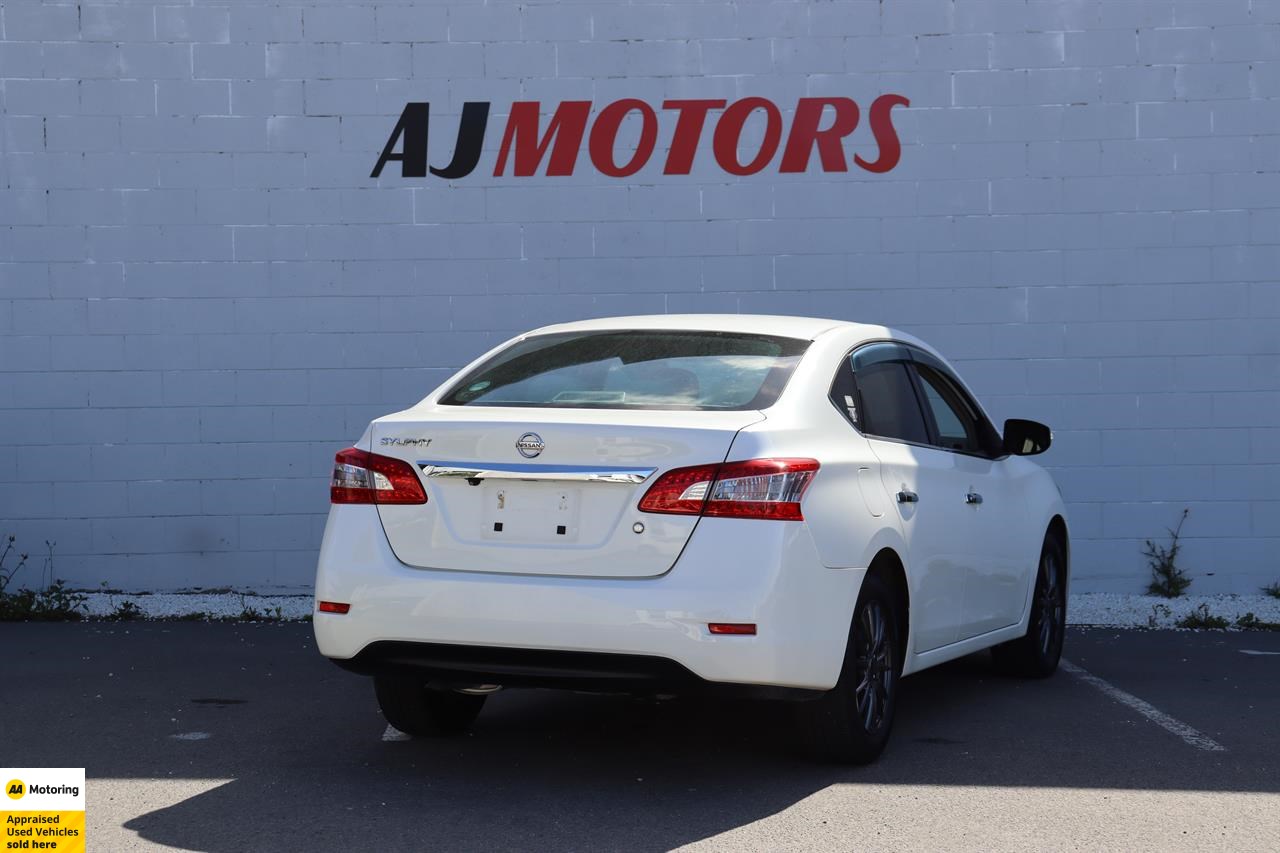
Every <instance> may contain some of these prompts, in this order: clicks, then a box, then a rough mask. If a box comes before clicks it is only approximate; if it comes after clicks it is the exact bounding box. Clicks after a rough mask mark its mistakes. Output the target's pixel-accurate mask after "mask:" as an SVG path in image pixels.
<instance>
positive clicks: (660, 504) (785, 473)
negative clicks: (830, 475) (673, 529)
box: [640, 459, 819, 521]
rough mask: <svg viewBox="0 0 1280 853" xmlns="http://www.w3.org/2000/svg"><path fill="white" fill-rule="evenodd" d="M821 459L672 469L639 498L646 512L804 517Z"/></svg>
mask: <svg viewBox="0 0 1280 853" xmlns="http://www.w3.org/2000/svg"><path fill="white" fill-rule="evenodd" d="M818 467H819V466H818V461H817V460H816V459H751V460H748V461H745V462H724V463H721V464H719V465H695V466H693V467H691V468H673V469H672V470H670V471H668V472H667V473H665V474H663V475H662V476H661V477H659V478H658V481H657V482H655V483H654V484H653V485H652V486H651V487H650V488H649V491H648V492H646V493H645V496H644V497H643V498H642V499H641V500H640V510H641V511H642V512H660V513H668V514H671V515H713V516H720V517H729V518H772V519H776V520H779V521H803V520H804V516H803V515H802V514H801V512H800V499H801V498H802V497H804V492H805V489H807V488H808V487H809V483H810V482H811V481H812V480H813V475H814V473H816V472H817V470H818Z"/></svg>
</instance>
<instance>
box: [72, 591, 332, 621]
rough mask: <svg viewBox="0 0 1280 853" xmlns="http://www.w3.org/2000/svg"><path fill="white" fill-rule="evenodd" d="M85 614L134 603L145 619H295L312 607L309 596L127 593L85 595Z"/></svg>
mask: <svg viewBox="0 0 1280 853" xmlns="http://www.w3.org/2000/svg"><path fill="white" fill-rule="evenodd" d="M85 596H86V598H87V599H88V601H86V602H85V606H86V607H87V608H88V615H89V616H90V617H91V618H92V617H104V616H110V615H111V614H112V613H114V612H116V610H117V608H119V607H120V606H121V605H123V604H124V603H125V602H127V601H128V602H133V604H134V605H135V606H136V607H137V608H138V609H139V610H141V611H142V615H143V616H144V617H145V618H148V619H176V618H179V617H185V618H188V619H191V618H198V617H199V616H201V615H203V616H204V617H205V618H208V619H236V618H241V617H243V616H244V615H245V613H246V611H247V612H248V613H250V614H257V616H258V618H264V619H281V620H294V619H303V618H305V617H307V616H310V615H311V611H312V609H313V608H314V607H315V603H314V600H313V599H312V597H311V596H310V595H258V594H256V593H245V594H244V595H241V594H240V593H236V592H214V593H208V592H158V593H154V594H151V595H134V594H129V593H106V592H90V593H85Z"/></svg>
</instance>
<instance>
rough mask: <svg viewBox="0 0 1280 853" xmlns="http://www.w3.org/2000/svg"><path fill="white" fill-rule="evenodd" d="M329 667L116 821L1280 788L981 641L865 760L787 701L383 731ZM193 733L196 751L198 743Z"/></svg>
mask: <svg viewBox="0 0 1280 853" xmlns="http://www.w3.org/2000/svg"><path fill="white" fill-rule="evenodd" d="M325 681H326V683H328V684H329V685H330V688H329V689H331V690H333V691H335V692H336V693H337V694H340V695H339V696H338V697H335V698H336V699H340V700H341V701H335V702H333V704H332V705H331V706H329V707H316V706H309V707H305V708H299V709H298V712H297V715H296V717H295V718H294V719H286V720H261V721H259V722H258V724H259V725H264V726H267V727H269V729H270V730H269V731H266V732H263V733H262V734H264V735H265V737H264V738H262V743H263V744H264V746H263V747H261V748H260V749H259V750H257V751H256V752H253V751H250V752H246V753H245V754H243V755H239V756H238V757H236V758H234V759H232V760H228V756H227V755H226V754H224V755H223V756H221V758H220V759H219V761H218V762H217V764H218V765H219V766H220V767H221V768H222V769H221V770H218V769H216V768H210V769H212V770H214V774H212V775H218V774H222V775H225V776H226V777H230V778H231V781H228V782H226V783H224V784H221V785H219V786H217V787H215V788H213V789H211V790H208V791H206V792H205V793H201V794H198V795H196V796H193V797H190V798H189V799H186V800H184V801H182V802H179V803H177V804H176V805H173V806H171V807H168V808H163V809H159V810H156V811H152V812H150V813H148V814H144V815H141V816H139V817H137V818H135V819H132V820H129V821H128V822H127V823H126V824H125V827H126V828H128V829H130V830H133V831H135V832H137V833H138V835H139V836H141V837H142V838H144V839H147V840H150V841H153V842H156V843H161V844H166V845H170V846H173V847H179V848H184V849H193V850H207V851H228V853H229V852H230V851H242V850H246V849H308V850H351V849H362V850H401V849H403V850H426V849H479V848H483V849H486V850H504V849H525V850H527V849H563V850H574V849H577V850H601V849H627V850H667V849H671V848H673V847H678V846H680V845H682V844H686V843H690V842H693V841H697V840H700V839H705V838H708V837H712V836H715V835H717V834H720V833H723V832H725V831H728V830H730V829H733V828H735V827H739V826H743V825H745V824H749V823H752V822H755V821H758V820H761V819H763V818H766V817H769V816H770V815H774V814H777V813H778V812H780V811H782V810H784V809H787V808H788V807H790V806H793V805H794V804H796V803H797V802H799V801H801V800H803V799H805V798H806V797H809V796H811V795H812V794H814V793H816V792H818V791H821V790H823V789H824V788H827V787H828V786H831V785H840V784H848V785H854V786H858V785H875V786H895V785H904V786H905V785H922V784H924V785H964V786H1034V787H1081V788H1098V789H1102V788H1146V789H1188V790H1192V789H1194V790H1242V789H1243V790H1265V791H1276V790H1277V789H1278V788H1280V783H1278V781H1277V780H1276V779H1275V778H1266V777H1255V778H1253V779H1252V780H1251V781H1250V780H1248V779H1246V781H1245V782H1244V783H1243V784H1242V782H1241V778H1240V775H1239V774H1238V773H1235V772H1232V769H1233V768H1232V767H1231V764H1230V761H1231V759H1229V758H1224V757H1223V756H1219V755H1211V754H1206V753H1202V752H1197V751H1195V750H1192V749H1190V748H1187V747H1185V745H1183V744H1180V743H1178V742H1177V741H1176V740H1174V739H1171V738H1170V736H1169V735H1168V733H1166V732H1163V731H1159V730H1157V729H1154V728H1153V727H1151V726H1149V725H1146V724H1143V723H1141V722H1135V721H1134V720H1133V719H1132V718H1131V717H1129V716H1127V715H1125V714H1124V713H1123V712H1122V711H1120V710H1118V709H1117V706H1115V705H1114V703H1111V702H1110V700H1108V699H1106V698H1105V697H1102V696H1100V695H1097V694H1096V693H1095V692H1094V691H1091V690H1089V689H1088V688H1086V687H1084V686H1083V685H1081V684H1080V683H1079V682H1078V681H1076V680H1075V679H1073V678H1071V677H1069V676H1068V675H1066V674H1059V675H1058V676H1056V677H1054V678H1051V679H1048V680H1045V681H1036V682H1027V681H1018V680H1014V679H1007V678H1003V677H1001V676H999V675H997V674H996V673H995V672H994V671H993V669H992V667H991V664H990V660H989V657H988V656H987V655H975V656H972V657H969V658H965V659H963V660H960V661H956V662H954V663H951V664H948V665H944V666H942V667H939V668H936V669H934V670H930V671H928V672H925V673H922V674H920V675H918V676H915V677H912V678H909V679H906V680H905V681H904V682H903V692H902V696H901V706H900V714H899V718H898V721H897V727H896V730H895V732H894V736H893V741H892V743H891V744H890V747H889V749H888V751H887V752H886V754H885V755H884V756H883V757H882V759H881V761H879V762H878V763H876V764H874V765H872V766H869V767H863V768H851V767H840V766H833V765H830V764H822V763H819V762H815V761H814V760H813V759H812V758H810V757H809V756H807V755H806V754H804V753H803V752H801V751H799V750H798V749H797V747H796V743H795V741H796V735H797V732H796V723H795V717H794V714H793V708H792V707H791V706H789V705H786V704H781V703H776V704H775V703H749V702H733V701H724V700H712V699H702V698H693V697H690V698H684V699H675V700H664V701H654V700H638V699H631V698H627V697H616V696H587V695H579V694H569V693H556V692H548V691H510V692H507V693H503V694H498V695H497V696H495V697H492V698H491V700H490V702H489V706H488V707H487V708H486V710H485V713H484V714H483V715H482V716H481V718H480V721H479V722H478V724H477V725H476V728H475V730H474V732H473V733H471V734H469V735H467V736H463V737H460V738H454V739H447V740H434V741H432V740H418V741H399V742H385V741H383V740H381V739H380V736H381V734H382V731H383V729H384V727H385V724H384V723H383V722H382V720H381V717H380V716H379V715H378V714H377V712H376V710H373V706H372V697H371V695H369V694H371V692H372V691H371V690H369V688H368V686H367V684H361V683H360V680H359V679H352V678H351V677H350V676H346V675H345V674H343V673H336V674H335V675H334V677H333V678H332V679H329V678H326V679H325ZM352 691H355V692H352ZM362 691H363V692H364V695H363V698H362V697H361V696H360V695H359V693H360V692H362ZM308 701H314V697H308ZM333 708H341V709H343V710H342V713H339V714H335V713H333V712H332V709H333ZM235 712H236V711H235V709H234V708H222V709H216V708H209V709H206V710H205V711H202V712H201V713H208V714H210V715H214V717H215V719H216V715H218V714H223V715H226V714H234V713H235ZM223 719H226V717H225V716H224V717H223ZM189 722H191V721H189ZM246 722H248V721H247V720H246ZM210 727H211V728H215V727H216V726H214V725H213V724H211V725H210ZM213 744H214V742H213V741H210V742H208V744H205V745H208V746H209V747H210V748H213V749H220V750H227V749H231V750H236V745H235V744H234V743H227V742H226V740H225V739H224V741H223V743H222V744H221V745H220V746H214V745H213ZM193 746H195V747H196V750H195V751H193V754H196V755H198V754H199V752H198V750H199V749H200V747H201V746H203V745H202V744H193ZM138 769H140V768H138ZM193 769H195V768H193ZM153 770H154V771H155V775H157V776H162V775H163V774H164V773H166V772H169V773H174V772H175V768H173V767H169V768H153ZM176 772H177V775H181V768H176ZM853 801H854V802H856V798H855V799H854V800H853Z"/></svg>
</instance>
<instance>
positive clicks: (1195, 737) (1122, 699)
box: [1061, 659, 1227, 752]
mask: <svg viewBox="0 0 1280 853" xmlns="http://www.w3.org/2000/svg"><path fill="white" fill-rule="evenodd" d="M1061 666H1062V668H1063V669H1065V670H1066V671H1067V672H1069V673H1071V674H1072V675H1074V676H1075V677H1076V678H1078V679H1080V680H1081V681H1083V682H1085V683H1086V684H1091V685H1093V686H1094V687H1096V688H1098V689H1099V690H1101V691H1102V692H1103V693H1105V694H1106V695H1108V696H1110V697H1111V698H1112V699H1114V700H1116V701H1117V702H1119V703H1120V704H1121V705H1124V706H1125V707H1126V708H1130V709H1132V710H1134V711H1137V712H1138V713H1139V714H1141V715H1142V716H1144V717H1146V718H1147V719H1148V720H1150V721H1151V722H1153V723H1155V724H1156V725H1157V726H1159V727H1160V728H1162V729H1164V730H1165V731H1168V732H1172V733H1173V734H1175V735H1177V736H1178V737H1180V738H1182V740H1183V741H1184V742H1186V743H1188V744H1190V745H1191V746H1194V747H1195V748H1196V749H1203V750H1205V751H1206V752H1226V751H1227V748H1226V747H1225V746H1223V745H1222V744H1220V743H1218V742H1217V741H1216V740H1214V739H1213V738H1211V737H1209V736H1208V735H1204V734H1201V733H1200V732H1199V731H1197V730H1196V729H1193V728H1192V727H1191V726H1189V725H1187V724H1186V723H1184V722H1182V721H1181V720H1178V719H1175V718H1173V717H1170V716H1169V715H1168V714H1166V713H1165V712H1164V711H1161V710H1160V709H1159V708H1157V707H1155V706H1154V705H1152V704H1151V703H1149V702H1145V701H1143V700H1142V699H1139V698H1138V697H1137V696H1134V695H1133V694H1132V693H1126V692H1125V691H1123V690H1121V689H1120V688H1119V687H1116V686H1115V685H1114V684H1112V683H1111V682H1109V681H1106V680H1104V679H1101V678H1099V677H1098V676H1096V675H1094V674H1093V673H1092V672H1089V670H1087V669H1084V668H1083V667H1079V666H1076V665H1075V664H1073V663H1072V662H1071V661H1069V660H1066V659H1063V661H1062V663H1061Z"/></svg>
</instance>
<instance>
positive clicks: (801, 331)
mask: <svg viewBox="0 0 1280 853" xmlns="http://www.w3.org/2000/svg"><path fill="white" fill-rule="evenodd" d="M616 329H645V330H664V329H670V330H688V331H694V330H696V331H714V332H742V333H746V334H761V335H780V336H782V337H786V338H801V339H804V340H813V339H814V338H816V337H818V336H819V335H821V334H823V333H824V332H828V331H831V330H833V329H845V330H848V331H850V332H862V333H864V334H863V336H865V337H867V338H871V337H882V336H884V332H885V331H886V330H885V328H884V327H883V326H873V325H863V324H861V323H849V322H846V321H843V320H827V319H822V318H819V317H785V316H778V315H769V314H647V315H640V316H635V317H601V318H599V319H596V320H578V321H576V322H572V323H557V324H556V325H554V326H543V327H542V328H540V329H534V330H533V331H531V332H529V334H530V335H545V334H552V333H556V332H594V331H610V330H616Z"/></svg>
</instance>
